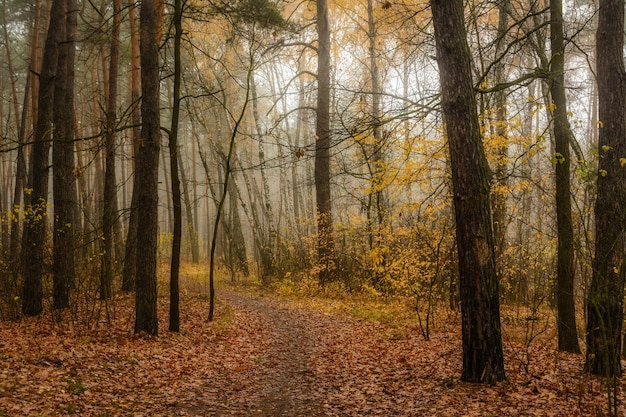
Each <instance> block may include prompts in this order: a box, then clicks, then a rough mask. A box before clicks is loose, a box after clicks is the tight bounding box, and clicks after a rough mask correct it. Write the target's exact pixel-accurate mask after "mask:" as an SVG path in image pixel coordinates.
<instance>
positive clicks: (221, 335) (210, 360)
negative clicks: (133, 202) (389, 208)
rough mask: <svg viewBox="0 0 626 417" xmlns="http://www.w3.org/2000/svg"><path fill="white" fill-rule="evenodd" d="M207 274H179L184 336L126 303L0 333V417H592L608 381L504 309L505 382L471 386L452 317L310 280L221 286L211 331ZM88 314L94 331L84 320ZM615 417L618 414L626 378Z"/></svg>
mask: <svg viewBox="0 0 626 417" xmlns="http://www.w3.org/2000/svg"><path fill="white" fill-rule="evenodd" d="M205 276H206V271H205V270H204V268H199V267H191V266H189V265H187V266H185V267H184V268H183V270H182V273H181V278H182V280H183V282H182V283H183V285H182V288H183V292H182V303H181V305H182V310H181V313H182V314H181V332H180V333H178V334H177V333H171V332H168V331H167V330H166V329H167V311H168V299H167V291H166V285H165V281H166V274H165V273H164V274H162V277H161V279H162V280H163V284H162V286H161V287H160V290H161V291H160V296H159V317H160V323H159V325H160V335H159V337H148V336H146V335H141V334H140V335H134V334H133V321H134V317H133V297H132V295H118V296H117V297H116V298H115V299H114V300H113V301H109V303H108V304H105V302H104V301H92V305H90V306H82V307H80V308H78V309H76V310H68V311H64V312H63V313H52V312H50V311H49V310H48V309H46V313H45V314H43V315H41V316H40V317H33V318H24V319H22V320H20V321H17V322H15V321H1V322H0V363H1V364H2V366H1V367H0V416H33V417H35V416H38V417H39V416H66V415H80V416H213V415H215V416H274V415H275V416H315V415H319V416H357V415H359V416H363V415H366V416H369V415H371V416H375V415H380V416H389V415H398V416H602V415H606V414H607V386H606V383H605V380H603V379H601V378H596V377H591V376H589V375H587V374H585V373H584V372H583V370H582V365H583V357H582V356H580V355H572V354H562V353H558V352H557V351H556V346H555V343H554V340H556V336H555V332H556V330H555V327H554V318H553V317H552V315H551V313H550V311H549V310H546V311H545V312H544V311H539V312H537V311H536V312H533V315H528V314H527V313H528V312H525V311H521V312H520V310H518V309H516V308H514V307H512V306H508V305H505V306H503V309H502V310H503V311H502V321H503V329H504V349H505V356H506V358H505V359H506V366H507V368H506V371H507V377H508V380H507V381H505V382H502V383H498V384H494V385H478V384H467V383H463V382H460V381H459V377H460V374H461V341H460V334H461V331H460V314H459V313H457V312H454V311H449V309H447V308H444V307H443V306H441V307H440V306H437V309H436V311H435V312H434V317H435V319H436V320H435V321H434V325H433V326H432V328H431V330H430V337H429V340H426V338H425V337H424V334H423V332H422V331H421V328H420V325H419V321H418V319H417V317H416V314H415V311H414V310H413V305H412V304H411V300H410V299H401V298H388V299H384V298H382V297H380V296H376V295H374V294H367V293H361V294H355V293H352V294H349V293H347V292H345V291H343V290H342V289H341V288H340V287H332V286H331V287H326V288H324V289H322V288H319V287H317V286H316V285H314V284H312V283H308V282H304V283H300V284H298V285H294V284H288V283H282V284H280V283H279V284H275V285H273V286H272V287H271V288H269V289H267V288H265V289H261V288H260V287H259V286H258V285H256V284H251V283H250V282H239V283H235V284H232V283H230V282H226V281H221V282H220V283H219V285H218V290H217V300H218V304H217V309H216V319H215V320H214V321H213V322H208V321H207V320H206V318H207V311H208V298H207V295H206V294H207V289H208V287H207V285H206V283H205ZM86 311H90V312H91V313H90V314H91V315H90V317H91V319H90V320H86V319H85V316H84V314H85V312H86ZM617 382H618V384H617V385H618V386H617V388H618V402H619V404H618V407H619V408H618V410H619V412H620V413H622V415H623V414H624V413H626V406H625V404H624V400H625V397H624V389H626V384H625V383H624V379H623V378H622V379H619V380H618V381H617Z"/></svg>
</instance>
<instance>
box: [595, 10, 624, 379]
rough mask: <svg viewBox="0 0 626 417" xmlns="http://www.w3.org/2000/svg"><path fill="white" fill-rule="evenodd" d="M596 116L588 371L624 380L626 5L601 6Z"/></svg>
mask: <svg viewBox="0 0 626 417" xmlns="http://www.w3.org/2000/svg"><path fill="white" fill-rule="evenodd" d="M596 45H597V46H596V48H597V53H596V57H597V80H598V116H599V120H600V121H601V122H602V128H601V129H600V133H599V137H598V152H599V154H600V158H599V163H598V180H597V190H598V191H597V193H598V194H597V198H596V205H595V209H594V212H595V220H596V226H595V227H596V229H595V255H594V259H593V275H592V278H591V287H590V289H589V294H588V296H587V355H586V368H587V369H588V370H589V371H590V372H591V373H593V374H596V375H602V376H607V377H609V376H620V375H621V373H622V366H621V363H620V352H621V337H620V335H621V330H622V315H623V306H622V303H623V298H624V277H625V276H626V265H625V263H624V259H625V258H624V253H626V219H625V218H624V216H625V214H626V211H625V210H626V207H625V205H626V171H625V169H624V166H623V165H624V158H626V119H625V113H624V111H625V106H626V73H625V71H624V56H623V54H624V0H600V2H599V8H598V29H597V32H596Z"/></svg>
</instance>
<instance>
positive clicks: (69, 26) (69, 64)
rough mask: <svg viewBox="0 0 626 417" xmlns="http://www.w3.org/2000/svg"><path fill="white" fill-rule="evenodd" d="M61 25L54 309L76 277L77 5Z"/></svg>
mask: <svg viewBox="0 0 626 417" xmlns="http://www.w3.org/2000/svg"><path fill="white" fill-rule="evenodd" d="M66 3H67V17H66V18H65V25H64V26H56V27H55V30H58V31H60V32H61V33H62V35H61V36H63V37H64V38H65V39H64V41H63V43H62V44H61V45H60V48H59V59H58V69H57V76H56V85H55V91H54V126H55V128H54V133H53V135H54V143H53V149H52V165H53V171H54V175H53V188H54V233H53V239H54V265H53V282H52V284H53V285H52V295H53V306H54V308H57V309H60V308H66V307H68V306H69V290H70V287H71V286H72V284H73V283H74V275H75V264H74V262H75V237H76V219H75V218H74V215H75V213H76V210H75V207H74V205H75V204H76V177H74V175H73V171H74V143H73V141H74V57H75V55H76V53H75V41H74V37H75V34H76V24H77V19H76V13H77V11H78V10H77V8H76V3H75V1H74V0H66Z"/></svg>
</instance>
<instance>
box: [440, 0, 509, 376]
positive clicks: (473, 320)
mask: <svg viewBox="0 0 626 417" xmlns="http://www.w3.org/2000/svg"><path fill="white" fill-rule="evenodd" d="M430 3H431V7H432V12H433V25H434V28H435V40H436V43H437V60H438V65H439V74H440V80H441V93H442V106H443V113H444V118H445V121H446V131H447V134H448V144H449V148H450V165H451V169H452V188H453V192H454V209H455V217H456V239H457V249H458V254H459V274H460V277H459V278H460V286H461V316H462V333H463V374H462V375H461V379H462V380H463V381H468V382H495V381H501V380H503V379H505V373H504V359H503V353H502V337H501V331H500V301H499V293H498V279H497V276H496V266H495V253H494V238H493V228H492V223H491V206H490V204H491V203H490V198H489V194H490V186H489V167H488V165H487V159H486V157H485V152H484V149H483V144H482V140H481V136H480V127H479V122H478V113H477V109H476V97H475V95H474V88H473V83H472V76H471V55H470V50H469V47H468V44H467V38H466V36H467V35H466V31H465V23H464V19H463V1H462V0H431V2H430Z"/></svg>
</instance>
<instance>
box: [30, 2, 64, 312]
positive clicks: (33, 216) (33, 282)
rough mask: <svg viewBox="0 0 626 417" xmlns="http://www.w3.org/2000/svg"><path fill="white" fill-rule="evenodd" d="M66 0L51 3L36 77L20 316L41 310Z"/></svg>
mask: <svg viewBox="0 0 626 417" xmlns="http://www.w3.org/2000/svg"><path fill="white" fill-rule="evenodd" d="M65 11H66V1H65V0H54V1H53V3H52V8H51V11H50V25H49V27H51V28H53V30H48V34H47V36H46V44H45V47H44V53H43V62H42V67H41V68H42V69H41V74H40V76H39V99H38V115H37V126H36V129H35V137H34V142H33V147H32V156H31V158H32V172H31V176H30V178H29V187H28V188H31V189H32V191H31V193H30V198H31V201H30V204H29V205H28V206H27V207H26V213H25V220H24V234H23V237H22V257H21V259H22V271H23V275H24V287H23V289H22V313H23V314H25V315H27V316H35V315H38V314H40V313H41V311H42V309H43V288H42V277H43V276H44V274H45V273H46V268H45V248H46V242H47V238H46V231H47V224H48V222H47V209H48V172H49V169H50V155H49V153H50V144H51V139H52V135H51V132H52V112H53V106H54V83H55V77H56V71H57V61H58V58H59V45H60V43H61V41H62V40H63V38H62V36H63V33H62V31H59V30H57V29H56V28H58V27H64V26H65Z"/></svg>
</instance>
